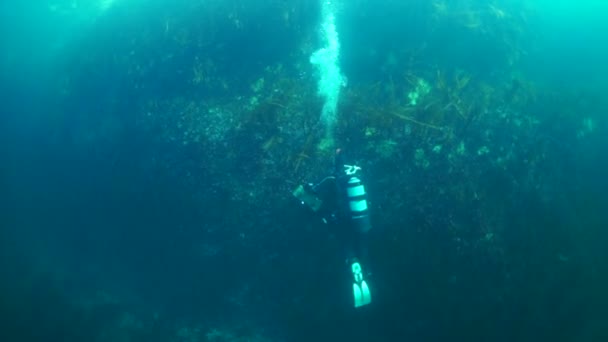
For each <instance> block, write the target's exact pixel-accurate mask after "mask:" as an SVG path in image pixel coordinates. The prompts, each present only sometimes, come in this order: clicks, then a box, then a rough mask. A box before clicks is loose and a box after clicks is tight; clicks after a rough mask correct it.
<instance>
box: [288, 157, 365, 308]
mask: <svg viewBox="0 0 608 342" xmlns="http://www.w3.org/2000/svg"><path fill="white" fill-rule="evenodd" d="M343 158H344V156H343V153H342V150H341V149H338V150H336V155H335V169H334V172H333V174H332V175H329V176H327V177H325V178H323V179H322V180H321V181H320V182H318V183H307V184H304V185H300V186H298V187H297V188H296V189H295V190H294V191H293V195H294V196H295V197H296V198H297V199H298V200H299V201H300V203H301V204H302V205H304V206H306V207H308V208H309V209H311V210H312V211H313V212H315V213H316V214H317V215H319V216H320V217H321V219H322V220H323V222H324V223H326V224H330V225H337V226H339V228H342V229H343V230H344V232H343V233H344V235H345V236H346V240H347V241H346V245H347V246H346V247H347V250H348V251H347V253H348V255H347V263H348V265H349V267H350V272H351V273H352V275H353V298H354V306H355V308H358V307H361V306H364V305H367V304H369V303H371V300H372V298H371V293H370V290H369V287H368V285H367V282H366V281H365V279H364V275H365V273H364V269H363V264H367V235H368V233H369V231H370V230H371V228H372V225H371V221H370V217H369V209H368V206H367V193H366V192H365V187H364V185H363V183H362V181H361V179H360V178H359V176H358V175H359V172H360V171H361V168H360V167H358V166H356V165H347V164H344V161H343Z"/></svg>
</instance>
